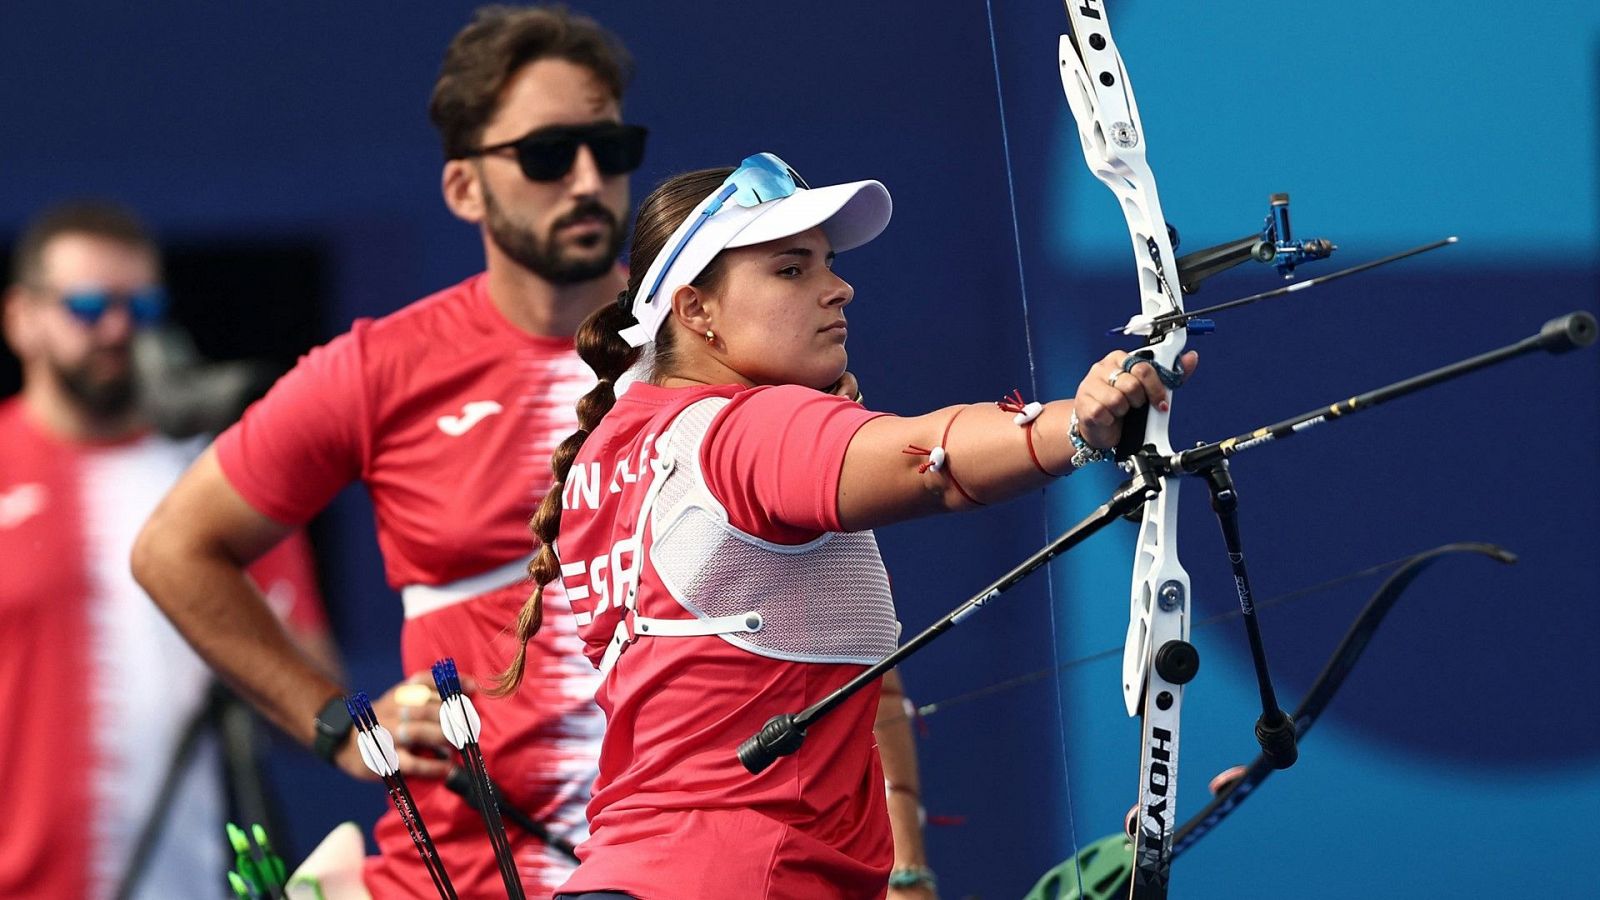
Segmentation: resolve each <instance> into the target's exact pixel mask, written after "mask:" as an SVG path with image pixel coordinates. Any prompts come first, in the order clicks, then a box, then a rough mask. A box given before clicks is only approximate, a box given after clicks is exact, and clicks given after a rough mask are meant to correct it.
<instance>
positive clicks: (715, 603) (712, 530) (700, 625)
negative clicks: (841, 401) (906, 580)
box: [601, 397, 900, 672]
mask: <svg viewBox="0 0 1600 900" xmlns="http://www.w3.org/2000/svg"><path fill="white" fill-rule="evenodd" d="M727 405H728V400H727V399H725V398H721V397H713V398H709V399H706V400H701V401H699V402H697V403H694V404H692V405H691V406H689V407H688V408H686V409H685V410H684V411H683V412H682V413H680V414H679V415H678V417H677V419H675V420H674V421H673V423H672V427H671V428H669V429H668V430H667V433H666V434H664V435H662V437H661V438H660V439H659V440H657V442H656V452H657V454H658V459H657V461H656V463H655V466H656V482H655V483H654V484H652V485H651V489H650V495H649V497H648V498H647V499H646V500H645V507H644V509H642V510H641V511H640V525H641V528H643V527H648V528H649V529H650V533H651V535H652V536H653V540H652V541H651V544H650V551H649V554H648V560H649V565H650V566H651V567H652V568H653V569H654V570H655V572H656V574H657V576H658V577H659V578H660V579H661V582H662V584H663V585H665V587H666V588H667V591H668V593H669V594H670V595H671V596H672V599H673V600H676V601H677V603H678V605H680V606H682V607H683V608H684V609H685V610H687V611H688V612H689V613H690V614H692V615H693V617H694V618H693V619H688V620H684V619H678V618H651V617H646V616H642V615H637V614H635V615H633V616H632V632H633V633H632V635H631V639H632V640H637V639H640V638H644V637H684V636H691V635H716V636H718V637H720V638H721V639H722V640H725V641H727V642H728V643H730V644H732V645H734V646H735V647H739V648H741V649H743V650H748V651H750V652H751V653H755V654H758V655H760V656H766V657H771V658H773V659H782V660H789V661H792V662H813V663H854V664H857V665H871V664H873V663H876V662H877V661H879V660H880V659H882V658H884V657H885V656H888V655H889V654H890V653H891V652H893V651H894V649H895V647H896V646H897V645H898V643H899V636H900V623H899V622H898V621H896V619H895V614H894V601H893V599H892V597H891V596H890V593H889V579H888V576H887V575H886V574H885V572H884V569H883V559H882V558H881V557H880V556H879V555H878V542H877V540H876V539H875V538H874V537H873V536H872V532H870V531H862V532H854V533H832V532H830V533H828V534H824V535H822V536H820V537H818V538H816V539H815V540H812V541H809V542H807V543H804V544H795V545H789V544H774V543H772V542H770V541H765V540H762V539H761V538H759V537H756V536H754V535H751V534H746V533H745V532H743V531H740V530H739V529H737V528H735V527H733V526H732V525H731V524H729V522H728V513H727V510H725V509H724V508H723V506H722V504H721V503H719V502H717V499H716V497H714V496H712V494H711V490H710V489H709V488H708V487H707V486H706V483H705V479H704V478H703V477H702V476H701V473H700V445H701V442H702V441H703V440H704V438H705V433H706V429H707V428H709V427H710V425H711V421H712V419H713V418H715V417H716V415H717V413H719V412H720V411H721V410H722V409H723V408H724V407H726V406H727ZM650 611H653V612H660V611H662V610H660V609H659V607H658V608H657V609H655V610H650ZM626 627H627V622H624V623H623V626H622V627H620V628H619V629H618V634H617V638H616V639H615V640H613V641H612V645H611V646H610V647H608V648H607V653H606V659H605V661H603V662H602V665H601V670H602V672H604V671H606V670H607V669H609V663H611V662H614V661H615V659H616V657H617V655H618V654H619V653H620V652H621V651H622V649H623V648H624V647H625V646H626V644H627V643H629V642H630V641H629V638H630V636H629V635H627V634H625V633H624V629H625V628H626Z"/></svg>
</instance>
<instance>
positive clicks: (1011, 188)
mask: <svg viewBox="0 0 1600 900" xmlns="http://www.w3.org/2000/svg"><path fill="white" fill-rule="evenodd" d="M984 11H985V12H986V13H987V15H988V20H989V56H990V58H991V59H992V60H993V61H994V93H995V102H996V105H997V106H998V107H999V110H1000V143H1001V148H1002V152H1003V153H1004V154H1005V162H1006V194H1007V196H1008V197H1009V198H1010V201H1011V239H1012V244H1013V245H1014V246H1015V247H1016V249H1017V287H1018V290H1019V291H1020V292H1021V294H1022V334H1023V342H1024V343H1025V345H1026V347H1027V351H1028V389H1029V390H1030V391H1032V393H1033V396H1034V397H1035V398H1037V399H1042V398H1043V395H1042V394H1040V393H1039V373H1038V366H1037V364H1036V362H1035V360H1034V355H1033V323H1032V317H1031V314H1030V312H1029V309H1028V279H1027V276H1026V274H1025V272H1024V269H1023V265H1022V222H1021V220H1020V218H1019V217H1018V215H1017V185H1016V177H1015V175H1014V173H1013V172H1012V168H1011V134H1010V129H1009V128H1007V127H1006V96H1005V90H1004V88H1003V87H1002V85H1001V80H1000V46H999V42H998V41H997V40H996V38H995V28H994V2H993V0H984ZM1044 533H1045V538H1046V539H1048V538H1049V537H1050V506H1049V504H1048V503H1046V504H1045V508H1044ZM1044 577H1045V591H1046V593H1047V594H1048V597H1049V601H1050V602H1049V603H1048V604H1046V606H1047V608H1048V609H1049V610H1050V656H1051V659H1052V660H1053V661H1054V662H1055V664H1056V669H1057V671H1059V670H1060V668H1061V646H1060V638H1061V634H1060V631H1059V630H1058V627H1059V626H1058V624H1057V622H1056V602H1055V601H1056V588H1055V572H1054V571H1053V567H1051V566H1046V567H1045V573H1044ZM1055 689H1056V726H1057V727H1056V732H1057V736H1058V738H1059V739H1060V742H1061V779H1062V786H1063V787H1064V788H1065V791H1066V795H1067V834H1068V837H1069V839H1070V840H1071V841H1072V861H1073V868H1074V869H1075V870H1076V872H1077V876H1078V885H1079V887H1080V890H1081V888H1082V885H1083V869H1082V867H1081V866H1080V865H1079V864H1078V823H1077V818H1076V816H1075V815H1074V814H1073V811H1072V763H1071V760H1070V758H1069V756H1068V754H1067V717H1066V710H1065V706H1064V705H1063V703H1062V697H1061V678H1060V677H1059V676H1058V677H1057V678H1056V679H1055Z"/></svg>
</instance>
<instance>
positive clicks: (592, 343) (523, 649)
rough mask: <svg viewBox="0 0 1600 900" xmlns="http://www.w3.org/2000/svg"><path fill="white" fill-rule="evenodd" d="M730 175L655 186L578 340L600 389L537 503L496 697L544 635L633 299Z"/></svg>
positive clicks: (694, 176)
mask: <svg viewBox="0 0 1600 900" xmlns="http://www.w3.org/2000/svg"><path fill="white" fill-rule="evenodd" d="M731 171H733V170H732V169H703V170H701V171H698V172H689V173H686V174H683V175H679V176H676V177H674V178H671V179H668V180H667V181H666V182H664V183H663V184H662V185H661V186H660V187H659V188H656V189H655V191H653V192H652V193H651V194H650V196H649V197H646V198H645V201H644V202H643V203H641V204H640V205H639V214H638V217H637V218H636V220H635V223H634V229H633V252H632V254H631V256H630V259H629V264H630V269H631V271H630V272H629V275H628V292H627V293H626V294H624V295H622V296H621V297H618V298H617V302H616V303H607V304H606V305H605V306H603V307H601V308H600V309H598V310H595V312H593V313H592V314H590V316H589V317H588V318H587V319H584V321H583V324H582V325H581V326H579V328H578V335H577V339H576V343H577V348H578V357H579V358H580V359H582V360H583V361H584V362H585V363H588V364H589V368H591V369H593V370H594V373H595V375H596V376H597V377H598V378H599V379H600V383H599V384H597V385H595V387H594V389H593V390H591V391H589V393H587V394H584V395H583V397H582V399H580V400H579V401H578V430H577V431H574V432H573V433H572V434H570V435H568V436H567V439H566V440H564V441H562V442H561V443H560V445H558V446H557V447H556V450H555V453H553V454H551V456H550V469H551V472H552V473H553V474H554V475H555V484H553V485H551V486H550V492H549V493H548V494H545V496H544V499H543V500H542V501H540V503H539V509H538V510H537V511H536V512H534V514H533V519H532V521H531V522H529V528H530V529H531V530H532V531H533V535H534V537H535V538H537V539H538V543H539V552H538V553H537V554H536V555H535V556H534V558H533V562H531V563H529V564H528V575H529V577H530V578H532V579H533V581H534V584H535V586H534V589H533V594H532V596H530V597H528V600H527V602H526V603H524V604H522V609H521V611H520V612H518V614H517V623H516V635H517V655H516V656H515V657H514V658H513V659H512V660H511V665H510V666H509V667H508V668H507V669H506V671H505V672H503V673H501V675H500V678H499V681H498V683H497V684H496V686H495V689H494V691H493V692H492V693H493V694H494V695H495V696H505V695H507V694H510V693H511V692H512V691H515V690H516V688H517V685H518V684H520V683H521V682H522V675H523V671H524V669H525V668H526V665H527V656H528V641H530V640H532V638H533V636H534V635H535V634H537V633H538V632H539V626H540V625H541V624H542V623H543V621H544V588H545V585H547V584H549V583H550V582H552V581H554V580H555V579H556V578H557V577H559V576H560V574H561V560H560V559H558V558H557V557H556V551H555V542H556V537H557V536H558V535H559V534H560V532H561V498H562V495H563V494H564V493H565V488H566V484H567V474H568V473H569V472H570V471H571V470H572V461H573V460H574V459H576V458H577V456H578V451H579V450H580V449H582V448H583V442H584V441H585V440H587V439H588V437H589V434H590V433H591V432H593V431H594V430H595V429H596V428H598V427H600V420H601V419H603V418H605V415H606V413H608V412H610V411H611V407H612V406H613V405H614V404H615V403H616V402H617V398H616V392H615V382H616V380H617V379H618V378H619V377H621V375H622V373H624V372H626V371H627V370H628V369H629V367H631V366H632V365H633V364H634V363H635V362H636V361H638V359H639V353H640V350H639V349H638V348H636V347H630V346H628V342H627V341H625V340H623V339H622V336H621V335H620V334H619V332H620V331H621V330H622V329H624V328H627V327H628V326H630V325H634V324H636V323H637V320H635V319H634V317H633V312H632V309H631V298H633V297H635V296H638V292H639V290H640V288H641V286H640V281H641V280H643V278H644V275H645V272H646V271H647V270H648V269H649V268H650V263H651V261H653V260H654V259H655V258H656V256H657V254H659V253H660V252H661V248H662V246H663V245H665V244H666V242H667V240H668V239H670V238H671V237H672V233H673V231H675V230H676V229H677V227H678V225H679V223H681V222H682V221H683V220H684V219H685V218H686V217H687V216H688V215H689V214H690V213H691V212H693V211H694V207H695V206H696V205H698V204H699V203H700V201H701V200H704V199H705V198H706V196H708V195H709V194H710V193H711V192H712V191H714V190H716V188H717V186H718V185H720V184H721V183H722V181H723V179H725V178H727V176H728V173H729V172H731ZM719 263H720V257H719V258H718V259H717V260H713V261H712V263H711V264H710V265H708V266H706V268H705V270H704V271H702V272H701V273H700V276H699V277H698V278H696V279H695V280H694V284H695V285H696V286H697V287H704V288H706V289H708V290H712V289H715V286H716V284H717V283H718V282H719V280H720V278H721V274H722V267H721V266H720V265H719ZM672 348H673V329H672V328H669V327H664V328H662V329H661V331H660V333H659V334H658V335H657V336H656V340H655V348H654V349H655V364H654V366H653V371H652V372H651V376H652V378H655V377H659V376H660V375H661V374H663V373H666V372H670V371H672V361H673V352H672Z"/></svg>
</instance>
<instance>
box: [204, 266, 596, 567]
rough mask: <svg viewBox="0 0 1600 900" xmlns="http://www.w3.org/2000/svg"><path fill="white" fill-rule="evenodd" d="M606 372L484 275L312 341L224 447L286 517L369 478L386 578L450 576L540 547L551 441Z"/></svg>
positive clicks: (252, 493)
mask: <svg viewBox="0 0 1600 900" xmlns="http://www.w3.org/2000/svg"><path fill="white" fill-rule="evenodd" d="M594 383H595V379H594V373H592V372H591V371H590V370H589V367H588V366H587V365H585V364H584V363H583V361H582V360H580V359H578V356H577V354H576V353H575V352H573V344H572V340H571V339H570V338H548V337H539V336H536V335H530V334H527V333H526V332H523V331H521V330H520V329H518V328H516V327H515V326H513V325H512V324H511V323H510V322H508V321H506V319H505V318H504V317H503V316H502V315H501V314H500V311H499V310H497V309H496V308H495V307H494V303H493V302H492V301H491V300H490V298H489V294H488V286H487V283H486V281H485V279H484V276H482V275H478V276H475V277H473V278H469V279H467V280H466V281H464V282H462V283H461V284H458V285H456V286H454V287H451V288H448V289H446V290H443V291H440V292H439V293H437V294H434V295H432V296H430V297H426V298H424V299H422V300H419V301H417V302H416V303H413V304H411V305H410V306H407V307H405V308H404V309H402V310H400V311H398V312H396V313H393V314H391V315H388V316H385V317H384V318H381V319H377V320H372V319H363V320H360V321H357V322H356V323H355V325H353V326H352V327H351V329H350V331H349V332H347V333H345V334H342V335H340V336H339V337H337V338H334V339H333V340H332V341H330V342H329V343H328V344H327V345H326V346H323V347H318V348H317V349H315V350H312V351H311V352H310V353H309V354H307V355H306V356H305V357H304V358H303V359H301V360H300V363H299V364H298V365H297V366H295V368H294V370H293V371H291V372H290V373H289V374H287V375H285V376H284V377H283V378H282V379H280V380H279V381H278V383H277V384H275V385H273V387H272V390H271V391H270V392H269V393H268V394H267V396H266V397H264V398H262V400H261V401H259V402H258V403H256V404H255V405H253V406H251V407H250V409H249V410H248V411H247V412H246V413H245V415H244V417H243V419H241V420H240V422H239V423H238V424H237V425H235V426H234V427H232V428H230V429H228V430H227V431H226V432H224V433H223V435H222V436H221V437H219V438H218V439H217V459H218V461H219V462H220V463H221V464H222V470H223V472H224V473H226V474H227V476H228V481H229V482H230V483H231V484H232V485H233V487H234V488H235V489H236V490H238V491H239V493H240V494H241V495H242V496H243V497H244V499H245V500H246V501H248V502H249V504H250V505H251V506H252V507H254V508H255V509H256V510H257V511H258V512H260V513H262V514H263V515H266V516H267V517H269V518H272V519H275V520H277V521H279V522H283V523H286V524H300V523H303V522H305V521H306V520H308V519H310V518H311V517H312V516H314V515H316V514H317V513H318V512H320V511H321V510H322V508H323V507H324V506H326V505H327V504H328V501H330V500H331V499H333V496H334V494H337V493H338V492H339V491H340V489H342V488H343V487H345V486H346V485H348V484H350V483H351V482H353V481H358V480H359V481H361V482H363V483H364V484H365V485H366V487H367V491H368V492H369V493H370V494H371V496H372V506H373V511H374V514H375V516H376V518H377V528H378V546H379V548H380V549H381V550H382V551H383V561H384V568H385V571H386V573H387V575H388V579H389V584H390V585H392V586H394V587H396V588H400V587H404V586H406V585H409V584H426V585H440V584H448V583H450V582H453V581H456V580H459V579H461V578H466V577H470V576H473V575H477V574H480V573H482V572H486V571H488V570H490V569H493V568H495V567H496V566H500V565H504V564H505V563H507V562H509V561H511V560H514V559H519V558H522V557H525V556H527V555H528V554H529V552H530V551H531V539H530V537H529V535H528V518H529V517H530V516H531V515H532V514H533V511H534V510H535V509H536V508H538V505H539V501H540V500H542V499H543V498H544V495H545V492H546V491H548V490H549V489H550V485H551V483H552V476H551V474H550V454H551V453H552V452H554V451H555V448H556V445H557V444H559V443H560V442H561V441H562V440H564V439H565V438H566V437H567V435H569V434H571V433H572V432H573V431H574V430H575V429H576V428H577V427H578V419H577V414H576V412H574V409H575V407H576V406H577V403H578V399H579V398H580V397H582V396H583V395H584V394H585V393H587V392H588V390H589V389H590V388H592V387H593V386H594Z"/></svg>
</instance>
